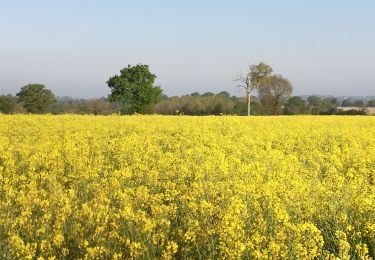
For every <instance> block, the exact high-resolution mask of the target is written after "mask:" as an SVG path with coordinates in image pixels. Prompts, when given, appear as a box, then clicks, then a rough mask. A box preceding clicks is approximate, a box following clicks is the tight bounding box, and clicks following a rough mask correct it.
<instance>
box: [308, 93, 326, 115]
mask: <svg viewBox="0 0 375 260" xmlns="http://www.w3.org/2000/svg"><path fill="white" fill-rule="evenodd" d="M307 102H308V105H309V107H310V109H311V113H312V114H314V115H318V114H319V111H320V106H321V104H322V99H321V98H320V97H318V96H309V97H308V98H307Z"/></svg>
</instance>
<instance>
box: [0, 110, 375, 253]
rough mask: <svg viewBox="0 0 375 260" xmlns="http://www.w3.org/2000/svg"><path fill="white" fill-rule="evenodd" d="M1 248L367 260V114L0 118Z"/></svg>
mask: <svg viewBox="0 0 375 260" xmlns="http://www.w3.org/2000/svg"><path fill="white" fill-rule="evenodd" d="M0 203H1V204H0V258H2V259H20V258H21V259H27V258H28V259H54V258H56V259H61V258H69V259H72V258H81V259H84V258H86V259H94V258H97V259H98V258H100V259H108V258H114V259H129V258H133V259H139V258H140V259H157V258H163V259H172V258H179V259H185V258H188V259H217V258H220V259H238V258H242V259H288V258H289V259H335V258H341V259H349V258H352V259H368V258H370V257H373V256H374V255H375V117H335V116H327V117H323V116H322V117H317V116H298V117H250V118H248V117H229V116H228V117H225V116H223V117H213V116H212V117H187V116H180V117H168V116H117V115H113V116H108V117H100V116H78V115H61V116H51V115H44V116H32V115H12V116H8V115H0Z"/></svg>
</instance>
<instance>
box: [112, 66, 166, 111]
mask: <svg viewBox="0 0 375 260" xmlns="http://www.w3.org/2000/svg"><path fill="white" fill-rule="evenodd" d="M155 79H156V75H155V74H152V73H151V72H150V71H149V66H148V65H142V64H138V65H135V66H131V65H128V67H127V68H124V69H122V70H121V71H120V75H116V76H113V77H111V78H110V79H109V80H108V81H107V84H108V87H109V88H110V89H111V94H110V96H109V98H110V100H111V101H121V102H123V103H124V109H123V112H124V113H147V112H149V110H150V107H151V105H153V104H156V103H157V102H159V101H160V100H161V98H162V90H161V88H160V86H154V81H155Z"/></svg>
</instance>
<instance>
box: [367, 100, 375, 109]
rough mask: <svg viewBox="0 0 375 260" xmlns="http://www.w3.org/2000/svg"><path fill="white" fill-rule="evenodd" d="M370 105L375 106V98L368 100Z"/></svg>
mask: <svg viewBox="0 0 375 260" xmlns="http://www.w3.org/2000/svg"><path fill="white" fill-rule="evenodd" d="M367 106H368V107H375V99H371V100H369V101H368V102H367Z"/></svg>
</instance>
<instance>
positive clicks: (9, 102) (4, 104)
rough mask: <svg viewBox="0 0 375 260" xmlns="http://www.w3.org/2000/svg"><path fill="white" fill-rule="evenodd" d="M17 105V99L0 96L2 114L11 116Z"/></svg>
mask: <svg viewBox="0 0 375 260" xmlns="http://www.w3.org/2000/svg"><path fill="white" fill-rule="evenodd" d="M15 104H16V98H15V97H13V96H12V95H1V96H0V113H4V114H10V113H12V111H13V107H14V105H15Z"/></svg>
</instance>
